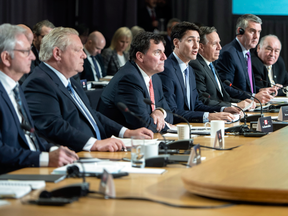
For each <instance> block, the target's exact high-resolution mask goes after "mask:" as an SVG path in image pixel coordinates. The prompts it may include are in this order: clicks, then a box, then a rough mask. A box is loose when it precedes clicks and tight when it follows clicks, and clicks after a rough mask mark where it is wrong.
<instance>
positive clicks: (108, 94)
mask: <svg viewBox="0 0 288 216" xmlns="http://www.w3.org/2000/svg"><path fill="white" fill-rule="evenodd" d="M251 16H252V18H255V17H254V16H253V15H244V16H242V17H240V19H239V22H240V24H239V23H238V24H239V25H241V26H239V27H237V30H238V31H239V29H240V28H243V29H244V30H245V32H244V34H239V35H237V39H238V40H239V41H242V39H245V41H246V42H247V41H248V42H249V43H244V44H245V46H246V44H249V46H248V47H246V49H247V50H249V49H250V48H253V47H250V46H251V45H252V44H251V43H250V42H253V44H254V43H255V45H254V47H255V46H256V45H257V43H258V40H259V35H260V31H261V24H259V23H257V22H255V21H254V20H255V19H253V21H251V20H249V19H251ZM247 17H248V18H247ZM245 19H248V21H247V22H245V21H244V22H243V20H245ZM241 23H242V24H241ZM251 25H252V26H251ZM255 25H256V26H255ZM259 28H260V29H259ZM207 29H211V28H208V27H207ZM212 29H213V28H212ZM251 29H252V30H253V31H255V33H256V34H255V35H256V36H255V35H254V34H253V37H250V35H251ZM202 30H203V31H201V30H200V29H199V28H198V27H197V26H196V25H195V24H193V23H189V22H181V23H179V24H177V25H175V26H174V27H173V30H172V34H171V39H172V41H173V44H174V52H173V53H172V54H171V55H170V56H169V57H168V58H167V57H166V56H165V54H164V44H165V41H164V39H163V37H162V36H160V35H157V34H154V33H150V32H143V33H141V34H139V35H138V36H136V37H135V38H134V40H133V42H132V44H131V49H130V61H128V62H127V63H126V64H125V66H123V67H122V68H121V69H120V70H119V71H118V72H117V73H116V75H115V76H114V78H113V79H112V80H111V81H110V83H109V85H108V86H107V87H106V88H105V89H104V91H103V95H102V96H101V101H100V103H99V111H100V112H97V111H95V110H93V109H91V107H90V104H89V101H88V98H87V96H86V95H85V92H84V90H83V89H82V87H81V86H80V83H79V82H77V81H76V80H74V79H71V77H73V76H74V75H76V74H78V73H80V72H82V71H83V64H84V59H85V58H86V54H85V52H84V51H83V45H82V43H81V41H80V39H79V37H78V33H77V32H76V31H75V30H73V29H70V28H63V27H59V28H55V29H53V30H51V31H50V32H49V34H47V35H46V36H45V37H43V39H42V41H41V45H40V52H39V57H40V60H41V61H42V62H41V63H40V65H39V66H37V67H36V68H35V69H34V71H33V73H32V74H31V75H29V76H28V78H27V79H26V80H25V81H24V83H23V84H22V89H23V90H24V94H25V97H24V95H23V92H22V89H21V88H19V85H18V81H19V79H20V78H21V77H22V76H23V75H24V74H27V73H29V71H30V64H31V61H32V60H35V56H34V54H33V52H31V51H30V43H29V41H28V40H27V38H28V37H25V35H24V34H25V30H24V29H21V27H20V28H19V27H16V26H12V25H9V24H4V25H1V26H0V48H1V50H0V52H1V62H0V76H1V79H0V80H1V83H0V91H1V98H0V100H1V103H0V118H1V128H0V129H1V134H0V156H1V157H0V164H1V168H0V172H1V173H5V172H8V171H11V170H15V169H18V168H21V167H27V166H28V167H29V166H47V165H49V166H62V165H65V164H68V163H71V162H73V161H74V160H77V158H78V157H77V155H76V154H75V152H73V151H71V150H74V151H76V152H78V151H83V150H84V151H93V150H96V151H118V150H122V149H123V148H124V149H125V146H124V144H123V143H122V142H121V141H120V140H117V139H113V138H109V137H110V136H111V135H116V136H119V137H131V136H133V135H144V136H145V137H146V138H152V137H153V132H157V131H165V130H166V129H167V128H168V127H171V124H175V123H178V122H179V121H180V120H179V119H177V118H173V116H172V114H171V113H170V112H169V110H171V111H172V112H174V113H176V114H179V115H181V116H184V117H185V118H187V119H188V120H189V121H190V122H207V121H210V120H213V119H223V120H227V121H231V120H232V119H233V118H234V116H233V115H232V114H231V113H238V112H239V110H238V109H237V108H235V107H231V106H230V105H231V104H228V105H222V104H216V105H213V106H211V105H205V104H204V103H203V102H202V101H201V100H199V94H198V91H197V87H196V86H197V85H196V78H195V74H196V73H197V72H195V71H193V69H192V67H191V66H190V65H189V62H190V61H191V60H195V59H196V58H198V57H199V56H200V57H201V56H202V59H203V60H206V61H207V62H206V61H205V63H206V64H207V65H210V63H211V62H212V61H213V59H211V58H209V55H205V54H204V53H205V50H206V52H207V53H210V52H213V47H215V42H212V39H211V40H210V37H209V35H210V36H211V34H212V35H215V33H216V32H215V31H212V32H211V33H209V32H208V33H205V31H204V29H202ZM203 32H204V33H205V34H203ZM216 34H217V33H216ZM217 36H218V35H217ZM204 38H205V40H206V42H205V41H204ZM207 39H208V40H207ZM8 40H10V41H8ZM11 41H12V43H10V42H11ZM199 41H200V42H201V41H203V42H201V43H200V47H199ZM8 42H9V43H10V44H12V45H11V46H10V47H8V46H4V45H3V44H6V43H8ZM219 42H220V40H219V37H218V38H217V37H216V45H217V46H216V47H217V48H215V50H219ZM236 42H237V40H236ZM232 43H233V42H232ZM201 44H202V45H201ZM205 47H206V48H205ZM239 47H240V42H239ZM210 48H211V51H208V50H209V49H210ZM220 48H221V47H220ZM224 49H225V48H224ZM224 49H223V50H224ZM198 50H199V54H198ZM201 50H203V52H202V53H201ZM217 52H218V51H215V53H214V54H213V56H214V58H215V56H217V55H219V52H218V54H217ZM241 54H243V53H241ZM197 55H199V56H198V57H197ZM226 55H228V54H226ZM231 55H232V54H231ZM217 57H218V56H217ZM232 57H235V56H232ZM232 57H230V56H229V58H230V61H229V63H231V62H232V64H236V65H237V64H238V62H237V61H236V62H233V59H232ZM236 57H237V58H241V55H240V56H239V55H238V56H236ZM243 58H244V54H243ZM220 59H221V55H220ZM198 60H199V59H198ZM214 60H215V59H214ZM195 61H196V60H195ZM238 61H239V60H238ZM191 62H193V61H191ZM250 62H251V61H250ZM199 63H201V61H199ZM202 63H203V61H202ZM217 64H218V63H217ZM207 65H206V66H207ZM204 66H205V65H203V68H204ZM242 66H243V68H244V69H242V71H240V70H237V69H236V67H235V69H234V73H235V77H236V76H239V75H238V73H241V72H243V73H244V72H245V73H246V74H247V68H246V65H245V64H243V65H242ZM250 66H251V64H250ZM211 67H212V70H213V68H214V66H213V64H212V66H211ZM227 68H228V66H227ZM229 68H231V66H229ZM203 70H204V69H203ZM194 72H195V73H194ZM214 72H215V74H216V77H217V79H215V81H217V82H218V83H220V85H222V87H221V90H222V92H224V91H227V94H229V92H230V91H232V89H230V87H228V86H227V87H224V86H223V84H222V82H221V79H220V78H219V76H218V74H217V72H216V70H215V69H214ZM230 72H233V71H230ZM210 73H212V71H211V70H210ZM213 76H214V75H213ZM242 76H243V77H246V75H242ZM247 77H248V75H247ZM227 79H228V78H227ZM233 83H235V80H233ZM249 83H250V81H249ZM249 83H248V84H249ZM254 83H255V82H254V76H253V74H252V85H253V84H254ZM250 85H251V84H250ZM216 87H217V86H216ZM218 87H219V85H218ZM254 88H256V86H255V85H254ZM246 91H247V92H250V93H256V90H251V91H249V90H246ZM275 91H276V89H275V88H271V87H270V88H265V89H261V90H260V91H259V92H258V93H256V94H255V95H256V97H259V99H260V100H261V101H262V102H266V101H269V100H270V99H271V98H272V96H271V95H270V93H271V92H275ZM211 95H212V94H211ZM237 96H239V97H235V100H233V101H232V100H231V101H229V100H228V101H226V102H228V103H231V102H238V105H243V106H246V104H247V103H250V102H251V101H250V100H249V99H247V98H250V97H249V96H248V95H246V96H244V95H243V93H242V92H241V94H240V93H239V95H237ZM145 98H150V99H151V101H152V102H153V103H152V104H151V105H148V104H145V103H144V101H143V100H144V99H145ZM26 100H27V102H28V104H26ZM241 100H244V101H242V102H241ZM223 101H225V100H224V98H223ZM118 102H123V103H125V104H126V105H127V106H128V108H129V109H130V110H131V111H133V112H135V113H136V115H139V116H140V117H141V118H142V119H143V120H144V121H145V122H147V123H146V124H144V123H143V122H142V121H138V120H137V119H136V118H135V117H133V116H131V115H129V114H128V113H126V112H123V111H121V112H120V111H119V109H118V108H117V107H116V106H117V104H118ZM28 107H29V108H28ZM166 110H167V111H168V112H166ZM223 111H224V112H223ZM101 112H102V113H103V114H104V115H103V114H101ZM106 116H108V117H109V118H107V117H106ZM32 119H33V120H32ZM111 119H112V120H111ZM116 122H117V123H116ZM34 125H35V126H34ZM148 125H149V126H148ZM142 126H143V127H142ZM34 127H35V129H36V131H37V134H38V135H39V136H41V139H40V138H39V137H38V135H37V134H36V133H34ZM144 127H148V128H149V129H147V128H144ZM127 128H130V129H127ZM42 138H45V140H47V141H49V142H50V144H49V143H47V142H46V141H45V140H43V139H42ZM55 144H56V146H53V147H52V145H55ZM59 145H64V146H67V147H69V149H71V150H69V149H68V148H65V147H61V146H60V147H59ZM45 151H48V152H45ZM2 165H3V166H2Z"/></svg>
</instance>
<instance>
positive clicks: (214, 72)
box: [209, 62, 223, 96]
mask: <svg viewBox="0 0 288 216" xmlns="http://www.w3.org/2000/svg"><path fill="white" fill-rule="evenodd" d="M209 66H210V68H211V70H212V72H213V74H214V78H215V80H216V83H217V85H218V87H219V89H220V93H221V95H222V96H223V94H222V89H221V86H220V83H219V82H218V79H217V75H216V71H215V68H214V66H213V64H212V62H211V63H210V64H209Z"/></svg>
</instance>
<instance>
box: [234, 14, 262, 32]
mask: <svg viewBox="0 0 288 216" xmlns="http://www.w3.org/2000/svg"><path fill="white" fill-rule="evenodd" d="M249 21H252V22H255V23H259V24H261V25H262V20H261V19H260V18H259V17H258V16H255V15H253V14H244V15H243V16H241V17H239V18H238V20H237V24H236V34H238V31H237V29H238V28H239V27H240V28H242V29H244V30H245V29H246V28H247V26H248V22H249Z"/></svg>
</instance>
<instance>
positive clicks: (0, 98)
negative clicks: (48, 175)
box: [0, 82, 51, 174]
mask: <svg viewBox="0 0 288 216" xmlns="http://www.w3.org/2000/svg"><path fill="white" fill-rule="evenodd" d="M20 95H21V99H22V103H23V106H24V109H25V111H26V113H27V115H28V116H27V117H28V119H29V122H30V124H31V125H32V127H34V125H33V121H32V119H31V116H30V113H29V109H28V106H27V103H26V100H25V97H24V94H23V92H22V90H20ZM36 138H37V140H38V144H39V148H40V151H31V150H30V148H29V145H28V143H27V140H26V138H25V135H24V132H23V130H22V128H21V126H20V122H19V119H18V116H17V114H16V112H15V109H14V107H13V104H12V103H11V100H10V98H9V96H8V94H7V92H6V90H5V89H4V87H3V85H2V84H1V82H0V174H3V173H7V172H11V171H13V170H16V169H20V168H23V167H39V155H40V153H41V151H49V149H50V147H51V145H49V144H48V143H47V142H44V141H43V142H41V140H40V139H39V138H38V136H36Z"/></svg>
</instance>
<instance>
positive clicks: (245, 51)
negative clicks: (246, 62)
mask: <svg viewBox="0 0 288 216" xmlns="http://www.w3.org/2000/svg"><path fill="white" fill-rule="evenodd" d="M236 40H237V41H238V43H239V44H240V47H241V49H242V53H243V55H244V57H245V55H246V53H247V52H249V50H246V49H245V47H244V46H243V45H242V44H241V42H240V41H239V40H238V38H237V37H236Z"/></svg>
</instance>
